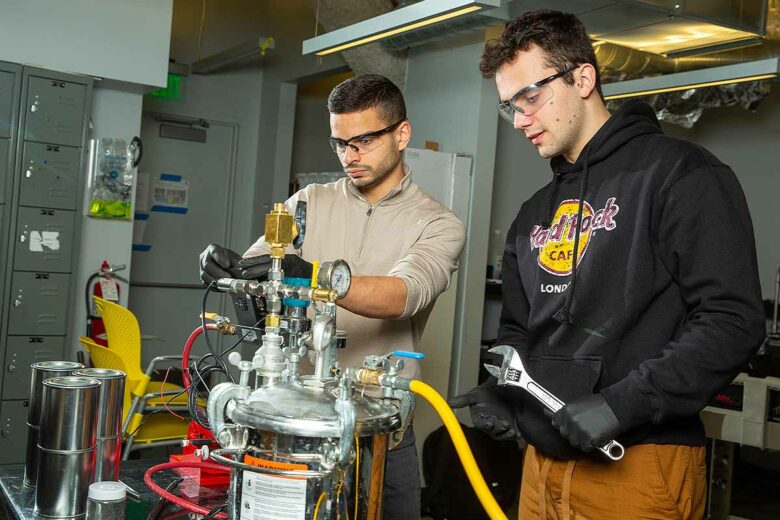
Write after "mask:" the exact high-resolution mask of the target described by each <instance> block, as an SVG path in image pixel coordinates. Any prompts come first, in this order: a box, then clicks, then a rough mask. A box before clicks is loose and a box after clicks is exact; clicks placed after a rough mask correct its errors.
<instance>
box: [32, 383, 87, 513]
mask: <svg viewBox="0 0 780 520" xmlns="http://www.w3.org/2000/svg"><path fill="white" fill-rule="evenodd" d="M99 397H100V381H98V380H97V379H93V378H89V377H80V376H63V377H53V378H50V379H46V380H45V381H44V382H43V396H42V401H41V428H40V431H39V432H38V450H39V451H38V481H37V485H36V487H35V514H37V515H40V516H46V517H54V518H63V517H65V518H67V517H74V516H81V515H84V514H85V512H86V505H87V491H88V490H89V485H90V484H91V483H92V476H93V474H94V470H95V451H96V445H95V432H96V427H97V419H98V403H99Z"/></svg>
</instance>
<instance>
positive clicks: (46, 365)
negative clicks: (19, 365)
mask: <svg viewBox="0 0 780 520" xmlns="http://www.w3.org/2000/svg"><path fill="white" fill-rule="evenodd" d="M30 366H31V367H32V368H33V369H34V370H48V371H61V372H71V371H73V370H78V369H80V368H84V365H82V364H81V363H76V362H75V361H39V362H38V363H33V364H32V365H30Z"/></svg>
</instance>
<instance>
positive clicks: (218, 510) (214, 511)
mask: <svg viewBox="0 0 780 520" xmlns="http://www.w3.org/2000/svg"><path fill="white" fill-rule="evenodd" d="M227 506H228V502H225V503H224V504H222V505H221V506H217V507H215V508H214V509H212V510H211V511H209V513H208V514H207V515H206V516H204V517H203V520H207V519H208V518H216V517H217V513H221V512H222V511H224V510H225V509H227Z"/></svg>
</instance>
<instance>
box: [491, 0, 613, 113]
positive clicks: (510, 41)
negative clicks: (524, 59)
mask: <svg viewBox="0 0 780 520" xmlns="http://www.w3.org/2000/svg"><path fill="white" fill-rule="evenodd" d="M532 45H536V46H537V47H539V48H540V49H542V50H543V51H544V53H545V55H546V56H547V65H548V66H550V67H551V68H554V69H555V70H556V71H558V72H563V71H564V70H566V69H569V68H572V67H575V66H577V65H581V64H583V63H590V64H591V65H593V67H594V68H595V69H596V90H597V91H598V93H599V96H601V97H602V98H603V95H602V93H601V78H600V76H599V68H598V63H597V62H596V53H595V52H594V51H593V45H592V44H591V41H590V38H589V37H588V33H587V31H585V26H584V25H583V24H582V22H581V21H580V20H579V18H577V17H576V16H574V15H573V14H569V13H562V12H559V11H551V10H549V9H539V10H538V11H529V12H527V13H523V14H522V15H520V16H518V17H517V18H515V19H514V20H512V22H511V23H510V24H509V25H507V27H506V29H505V30H504V32H503V34H501V38H499V39H498V40H490V41H489V42H487V44H486V45H485V50H484V52H483V53H482V57H481V58H480V60H479V70H480V72H482V76H483V77H485V78H486V79H490V78H493V77H494V76H495V75H496V72H498V69H500V68H501V67H503V66H504V65H505V64H507V63H511V62H513V61H514V60H515V57H516V56H517V53H518V52H519V51H527V50H528V49H529V48H530V47H531V46H532ZM563 80H564V81H565V82H566V83H567V84H568V85H573V84H574V76H573V75H572V74H571V73H569V74H566V75H565V76H564V77H563Z"/></svg>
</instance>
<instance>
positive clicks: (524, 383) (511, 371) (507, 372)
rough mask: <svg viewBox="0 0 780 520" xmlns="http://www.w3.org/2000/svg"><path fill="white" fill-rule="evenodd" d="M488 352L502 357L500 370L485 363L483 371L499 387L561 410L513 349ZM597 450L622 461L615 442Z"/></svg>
mask: <svg viewBox="0 0 780 520" xmlns="http://www.w3.org/2000/svg"><path fill="white" fill-rule="evenodd" d="M488 352H492V353H494V354H501V355H502V356H503V357H504V360H503V362H502V363H501V367H500V368H499V367H497V366H495V365H489V364H487V363H485V369H486V370H487V371H488V372H489V373H490V375H492V376H494V377H496V378H497V379H498V384H499V385H512V386H519V387H520V388H522V389H524V390H525V391H527V392H528V393H529V394H531V395H532V396H534V397H535V398H536V399H538V400H539V402H541V403H542V404H543V405H544V406H546V407H547V409H548V410H550V411H552V412H553V413H555V412H557V411H558V410H560V409H561V408H563V406H564V402H563V401H561V400H560V399H558V398H557V397H555V396H554V395H553V394H551V393H550V392H549V391H547V390H546V389H545V388H544V387H542V386H541V385H540V384H539V383H537V382H536V381H534V380H533V379H531V376H529V375H528V372H527V371H526V369H525V367H524V366H523V362H522V361H521V360H520V356H519V355H518V354H517V351H516V350H515V349H514V348H512V347H510V346H509V345H499V346H496V347H493V348H491V349H490V350H489V351H488ZM599 450H600V451H601V452H603V453H604V454H605V455H606V456H607V457H609V458H610V459H612V460H620V459H622V458H623V454H624V452H625V449H624V448H623V445H622V444H620V443H619V442H617V441H615V440H612V441H609V442H608V443H606V444H605V445H604V446H602V447H601V448H599Z"/></svg>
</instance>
